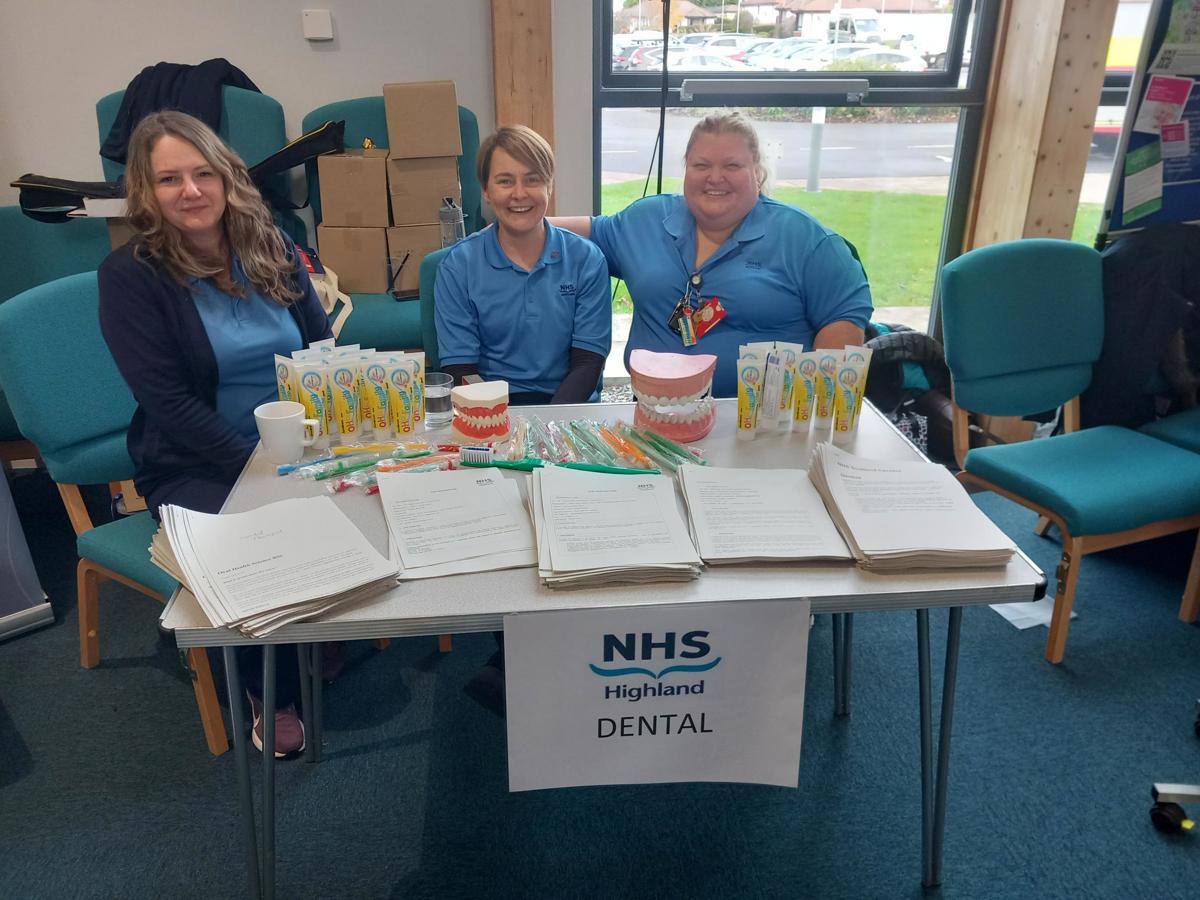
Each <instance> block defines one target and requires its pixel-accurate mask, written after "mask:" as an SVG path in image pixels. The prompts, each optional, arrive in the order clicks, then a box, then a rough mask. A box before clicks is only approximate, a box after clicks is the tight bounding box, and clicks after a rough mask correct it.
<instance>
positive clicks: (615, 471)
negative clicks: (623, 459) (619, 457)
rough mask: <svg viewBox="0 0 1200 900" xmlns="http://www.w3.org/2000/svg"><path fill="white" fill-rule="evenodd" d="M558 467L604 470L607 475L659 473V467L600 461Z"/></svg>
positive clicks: (588, 470)
mask: <svg viewBox="0 0 1200 900" xmlns="http://www.w3.org/2000/svg"><path fill="white" fill-rule="evenodd" d="M557 465H558V467H559V468H560V469H576V470H577V471H580V472H606V473H608V474H609V475H661V474H662V470H661V469H631V468H629V467H628V466H605V465H601V464H600V463H558V464H557Z"/></svg>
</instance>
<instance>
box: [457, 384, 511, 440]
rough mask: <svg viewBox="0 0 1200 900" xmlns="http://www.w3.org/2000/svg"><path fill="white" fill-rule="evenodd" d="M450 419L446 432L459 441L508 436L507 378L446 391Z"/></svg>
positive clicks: (465, 385) (497, 438) (499, 438)
mask: <svg viewBox="0 0 1200 900" xmlns="http://www.w3.org/2000/svg"><path fill="white" fill-rule="evenodd" d="M450 405H451V406H452V407H453V408H454V421H453V422H452V423H451V425H450V433H451V435H452V436H454V437H457V438H458V439H459V443H468V444H469V443H487V442H495V441H503V440H504V439H505V438H507V437H508V382H507V381H480V382H476V383H475V384H464V385H462V386H461V387H456V388H453V389H451V391H450Z"/></svg>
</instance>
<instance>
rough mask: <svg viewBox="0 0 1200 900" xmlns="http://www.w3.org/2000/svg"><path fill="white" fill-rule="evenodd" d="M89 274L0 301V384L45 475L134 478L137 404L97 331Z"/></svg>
mask: <svg viewBox="0 0 1200 900" xmlns="http://www.w3.org/2000/svg"><path fill="white" fill-rule="evenodd" d="M99 300H100V295H99V289H98V287H97V283H96V273H95V272H84V273H81V274H78V275H69V276H67V277H66V278H60V279H58V280H57V281H52V282H50V283H49V284H43V285H39V286H38V287H34V288H30V289H29V290H27V291H25V292H24V293H21V294H18V295H17V296H16V297H13V298H12V299H11V300H9V301H7V302H6V303H3V304H0V383H2V384H3V385H4V388H5V393H6V394H7V396H8V401H9V403H10V405H11V406H12V411H13V414H14V416H15V417H16V420H17V424H18V425H20V426H21V432H22V433H23V434H24V435H25V437H27V438H28V439H29V440H31V441H33V443H34V444H35V445H36V446H37V448H38V450H39V452H40V453H41V455H42V459H43V460H44V461H45V463H46V469H47V471H48V472H49V473H50V477H51V478H53V479H54V480H55V481H57V482H59V483H62V484H99V483H104V482H109V481H123V480H125V479H128V478H132V477H133V460H131V459H130V458H129V452H128V450H126V448H125V432H126V431H127V430H128V428H129V420H130V418H131V417H132V416H133V411H134V409H135V408H136V403H135V402H134V399H133V395H132V394H131V393H130V391H129V388H128V387H126V385H125V382H124V380H123V379H122V378H121V373H120V372H119V371H117V366H116V363H115V362H113V358H112V355H111V354H110V353H109V352H108V346H107V345H106V344H105V343H104V338H103V337H102V336H101V334H100V317H99Z"/></svg>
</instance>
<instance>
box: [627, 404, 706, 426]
mask: <svg viewBox="0 0 1200 900" xmlns="http://www.w3.org/2000/svg"><path fill="white" fill-rule="evenodd" d="M638 410H639V411H640V412H641V414H642V415H643V416H645V417H646V418H647V419H649V420H650V421H652V422H661V423H663V424H672V423H679V422H689V423H690V422H699V421H700V420H702V419H707V418H708V417H709V416H711V415H713V414H714V413H715V412H716V407H715V406H714V405H713V401H712V399H711V398H707V399H703V400H698V401H696V402H695V403H692V404H688V405H687V406H684V405H676V406H672V407H670V408H669V409H659V408H656V407H654V406H650V405H648V404H646V403H643V402H642V401H641V399H640V398H639V400H638Z"/></svg>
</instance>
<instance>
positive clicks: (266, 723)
mask: <svg viewBox="0 0 1200 900" xmlns="http://www.w3.org/2000/svg"><path fill="white" fill-rule="evenodd" d="M262 759H263V783H262V791H263V800H262V810H263V864H262V882H263V890H262V896H263V900H274V897H275V645H274V644H264V645H263V751H262Z"/></svg>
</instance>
